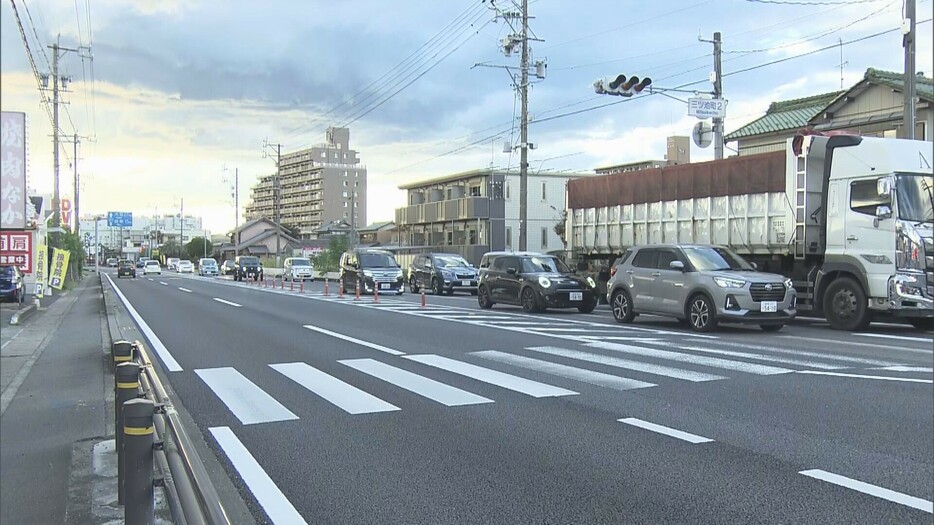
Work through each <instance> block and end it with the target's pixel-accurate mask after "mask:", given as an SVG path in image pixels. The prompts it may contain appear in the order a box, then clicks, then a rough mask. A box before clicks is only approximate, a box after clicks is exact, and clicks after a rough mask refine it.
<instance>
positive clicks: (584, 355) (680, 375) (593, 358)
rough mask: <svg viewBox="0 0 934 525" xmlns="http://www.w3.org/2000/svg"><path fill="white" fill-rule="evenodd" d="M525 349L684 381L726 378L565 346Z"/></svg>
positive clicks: (696, 381) (697, 381)
mask: <svg viewBox="0 0 934 525" xmlns="http://www.w3.org/2000/svg"><path fill="white" fill-rule="evenodd" d="M526 350H532V351H533V352H540V353H543V354H548V355H554V356H558V357H567V358H569V359H577V360H579V361H588V362H590V363H597V364H599V365H607V366H613V367H616V368H625V369H628V370H635V371H637V372H645V373H646V374H654V375H658V376H667V377H673V378H675V379H682V380H685V381H692V382H695V383H699V382H702V381H716V380H718V379H726V377H724V376H718V375H713V374H705V373H703V372H694V371H691V370H684V369H683V368H672V367H670V366H663V365H655V364H652V363H642V362H639V361H630V360H628V359H621V358H619V357H612V356H606V355H600V354H591V353H589V352H580V351H578V350H568V349H566V348H558V347H554V346H535V347H529V348H527V349H526Z"/></svg>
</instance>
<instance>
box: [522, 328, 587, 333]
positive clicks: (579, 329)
mask: <svg viewBox="0 0 934 525" xmlns="http://www.w3.org/2000/svg"><path fill="white" fill-rule="evenodd" d="M536 330H538V331H539V332H583V333H585V334H593V333H594V332H595V331H596V330H594V329H593V328H566V327H542V328H536Z"/></svg>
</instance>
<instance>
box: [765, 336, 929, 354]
mask: <svg viewBox="0 0 934 525" xmlns="http://www.w3.org/2000/svg"><path fill="white" fill-rule="evenodd" d="M778 337H781V338H783V339H797V340H799V341H809V342H811V343H816V344H820V343H832V344H837V345H839V344H841V342H840V341H838V340H836V339H815V338H813V337H803V336H800V335H780V336H778ZM843 345H844V346H862V347H865V348H874V349H878V348H879V345H878V344H871V343H857V342H856V341H846V342H845V343H843ZM886 350H897V351H899V352H913V353H917V354H934V350H924V349H921V348H908V347H905V346H887V347H886Z"/></svg>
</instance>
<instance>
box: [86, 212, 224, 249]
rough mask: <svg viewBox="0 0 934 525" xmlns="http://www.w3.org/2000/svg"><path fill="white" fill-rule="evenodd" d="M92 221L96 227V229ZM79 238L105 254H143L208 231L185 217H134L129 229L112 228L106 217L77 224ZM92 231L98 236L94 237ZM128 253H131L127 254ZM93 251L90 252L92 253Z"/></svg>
mask: <svg viewBox="0 0 934 525" xmlns="http://www.w3.org/2000/svg"><path fill="white" fill-rule="evenodd" d="M95 222H96V223H97V224H96V228H95ZM80 228H81V230H80V231H81V237H83V240H84V243H85V245H86V246H97V245H99V246H100V248H101V249H102V250H103V251H105V252H109V253H112V252H118V253H120V252H122V253H126V254H129V253H137V254H139V255H146V254H147V253H148V250H149V247H150V246H152V247H153V248H155V247H158V246H159V245H161V244H164V243H167V242H174V243H178V241H179V237H181V240H182V244H186V243H188V242H190V241H191V240H192V239H194V238H197V237H205V238H210V237H211V232H210V231H208V230H205V229H204V228H202V225H201V217H194V216H191V215H186V216H185V217H184V219H182V218H181V217H180V216H179V215H177V214H176V215H153V216H147V215H137V214H134V215H133V225H132V226H131V227H129V228H111V227H109V226H107V218H106V217H99V218H96V219H95V218H94V217H91V216H84V217H82V218H81V222H80ZM95 232H96V235H97V237H95ZM126 250H130V251H126ZM92 252H93V250H92Z"/></svg>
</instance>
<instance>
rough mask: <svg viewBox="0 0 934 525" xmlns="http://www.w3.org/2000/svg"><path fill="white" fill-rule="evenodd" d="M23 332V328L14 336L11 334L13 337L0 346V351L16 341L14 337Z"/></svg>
mask: <svg viewBox="0 0 934 525" xmlns="http://www.w3.org/2000/svg"><path fill="white" fill-rule="evenodd" d="M23 330H24V329H23V328H20V329H19V331H17V332H16V333H15V334H13V337H11V338H9V339H8V340H7V341H5V342H4V343H3V344H2V345H0V350H3V349H4V348H6V345H8V344H10V343H12V342H13V340H14V339H16V336H18V335H19V334H21V333H23Z"/></svg>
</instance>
